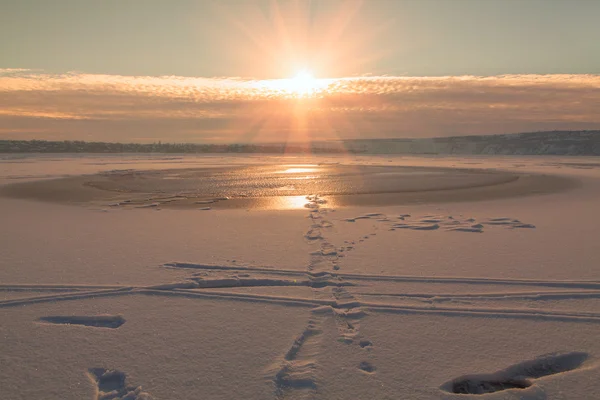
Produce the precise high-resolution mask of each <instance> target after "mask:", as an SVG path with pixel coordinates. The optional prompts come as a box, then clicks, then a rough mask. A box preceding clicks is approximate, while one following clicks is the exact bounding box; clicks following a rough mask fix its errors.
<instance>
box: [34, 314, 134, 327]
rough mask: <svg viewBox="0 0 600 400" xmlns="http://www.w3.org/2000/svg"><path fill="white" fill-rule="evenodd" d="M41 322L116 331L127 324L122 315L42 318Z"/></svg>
mask: <svg viewBox="0 0 600 400" xmlns="http://www.w3.org/2000/svg"><path fill="white" fill-rule="evenodd" d="M40 321H42V322H46V323H50V324H66V325H84V326H91V327H94V328H112V329H116V328H118V327H120V326H121V325H123V324H124V323H125V318H123V317H122V316H120V315H93V316H75V315H72V316H60V315H56V316H48V317H41V318H40Z"/></svg>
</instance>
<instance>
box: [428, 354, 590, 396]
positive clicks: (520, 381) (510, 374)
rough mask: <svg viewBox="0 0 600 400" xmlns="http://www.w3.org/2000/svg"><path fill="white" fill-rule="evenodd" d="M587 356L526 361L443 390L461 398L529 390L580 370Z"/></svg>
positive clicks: (469, 377)
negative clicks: (543, 380) (550, 378)
mask: <svg viewBox="0 0 600 400" xmlns="http://www.w3.org/2000/svg"><path fill="white" fill-rule="evenodd" d="M587 358H588V354H587V353H581V352H573V353H566V354H550V355H545V356H541V357H539V358H536V359H534V360H529V361H525V362H522V363H519V364H516V365H513V366H511V367H508V368H506V369H504V370H501V371H497V372H494V373H492V374H481V375H466V376H462V377H460V378H456V379H454V380H452V381H450V382H446V383H445V384H443V385H442V386H440V389H442V390H444V391H446V392H450V393H458V394H486V393H494V392H498V391H501V390H509V389H526V388H528V387H530V386H533V385H535V382H534V380H535V379H537V378H541V377H544V376H549V375H554V374H559V373H563V372H567V371H572V370H574V369H576V368H579V367H580V366H581V364H583V362H584V361H585V360H587Z"/></svg>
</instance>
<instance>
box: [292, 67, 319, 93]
mask: <svg viewBox="0 0 600 400" xmlns="http://www.w3.org/2000/svg"><path fill="white" fill-rule="evenodd" d="M286 86H287V90H288V91H289V92H290V93H294V94H296V95H298V96H306V95H309V94H312V93H314V91H315V90H316V89H317V86H318V81H317V80H316V79H315V77H314V76H313V75H312V74H311V73H310V72H309V71H307V70H302V71H299V72H298V73H297V74H296V76H294V77H293V78H292V79H287V82H286Z"/></svg>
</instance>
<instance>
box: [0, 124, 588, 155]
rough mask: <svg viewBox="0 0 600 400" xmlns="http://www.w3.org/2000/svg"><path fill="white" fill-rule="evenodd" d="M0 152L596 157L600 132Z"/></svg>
mask: <svg viewBox="0 0 600 400" xmlns="http://www.w3.org/2000/svg"><path fill="white" fill-rule="evenodd" d="M0 153H8V154H14V153H94V154H95V153H104V154H108V153H113V154H119V153H171V154H172V153H179V154H221V153H226V154H232V153H233V154H235V153H241V154H253V153H257V154H348V153H349V154H423V155H425V154H430V155H436V154H456V155H469V154H473V155H475V154H486V155H493V154H498V155H579V156H600V131H598V130H594V131H590V130H586V131H544V132H525V133H514V134H501V135H479V136H452V137H436V138H426V139H351V140H339V141H315V142H310V143H255V144H251V143H232V144H201V143H162V142H157V143H114V142H112V143H111V142H85V141H71V140H69V141H47V140H0Z"/></svg>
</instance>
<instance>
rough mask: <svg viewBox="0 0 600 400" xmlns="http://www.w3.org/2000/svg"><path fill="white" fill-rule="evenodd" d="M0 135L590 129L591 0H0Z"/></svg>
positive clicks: (599, 101)
mask: <svg viewBox="0 0 600 400" xmlns="http://www.w3.org/2000/svg"><path fill="white" fill-rule="evenodd" d="M0 9H1V10H2V12H1V13H0V139H48V140H97V141H121V142H152V141H158V140H161V141H163V142H273V141H276V142H281V141H305V140H334V139H354V138H363V139H364V138H404V137H434V136H449V135H462V134H466V135H470V134H488V133H510V132H522V131H537V130H553V129H600V112H599V111H600V44H599V43H600V24H598V23H597V16H598V15H600V1H594V0H579V1H575V0H570V1H568V0H563V1H559V0H522V1H517V0H452V1H450V0H420V1H417V0H364V1H360V0H344V1H342V0H280V1H276V0H255V1H252V0H220V1H216V0H214V1H213V0H204V1H203V0H196V1H191V0H173V1H169V2H167V1H156V0H102V1H99V0H96V1H93V0H53V1H46V0H19V1H14V0H0Z"/></svg>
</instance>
